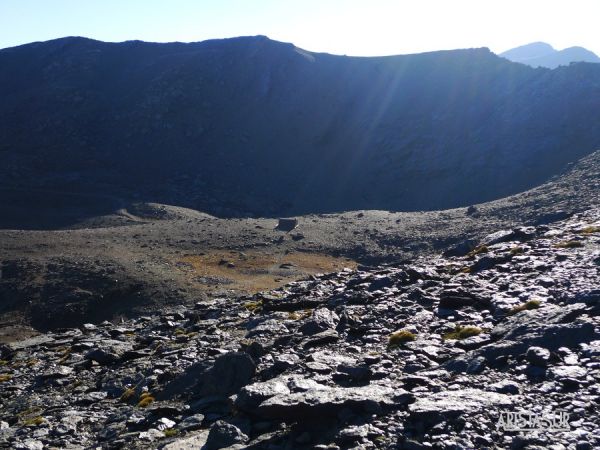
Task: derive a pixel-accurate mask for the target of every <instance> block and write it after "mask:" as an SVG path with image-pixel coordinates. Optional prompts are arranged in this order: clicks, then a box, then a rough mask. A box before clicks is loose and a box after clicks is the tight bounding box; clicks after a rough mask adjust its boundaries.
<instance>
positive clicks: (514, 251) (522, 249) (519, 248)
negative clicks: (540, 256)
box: [510, 246, 525, 256]
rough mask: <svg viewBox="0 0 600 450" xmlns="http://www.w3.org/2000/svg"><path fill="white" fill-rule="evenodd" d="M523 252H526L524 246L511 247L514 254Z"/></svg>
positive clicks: (511, 252)
mask: <svg viewBox="0 0 600 450" xmlns="http://www.w3.org/2000/svg"><path fill="white" fill-rule="evenodd" d="M523 253H525V249H524V248H523V247H518V246H517V247H513V248H511V249H510V254H511V255H513V256H516V255H522V254H523Z"/></svg>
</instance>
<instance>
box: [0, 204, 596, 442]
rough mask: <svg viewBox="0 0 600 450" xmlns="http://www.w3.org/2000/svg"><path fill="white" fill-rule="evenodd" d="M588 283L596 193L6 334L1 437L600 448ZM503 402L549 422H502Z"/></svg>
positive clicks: (592, 277) (592, 300)
mask: <svg viewBox="0 0 600 450" xmlns="http://www.w3.org/2000/svg"><path fill="white" fill-rule="evenodd" d="M599 283H600V209H597V208H595V209H590V210H588V211H585V212H582V213H578V214H575V215H573V216H572V217H570V218H569V219H567V220H564V221H559V222H555V223H552V224H548V225H537V226H522V227H518V228H514V229H508V230H504V231H497V232H495V233H493V234H491V235H488V236H485V237H483V238H482V239H479V240H478V241H476V242H473V241H466V242H462V243H459V244H458V245H455V246H454V247H452V248H449V249H448V250H447V251H446V252H445V253H444V255H443V256H429V257H422V258H416V259H415V260H412V261H410V262H406V263H404V264H398V265H395V266H393V267H378V268H370V269H366V268H359V269H358V270H351V269H347V270H343V271H341V272H337V273H331V274H327V275H319V276H311V277H309V278H307V279H305V280H300V281H296V282H292V283H289V284H287V285H285V286H283V287H281V288H278V289H275V290H272V291H268V292H264V293H260V294H256V295H254V296H241V297H238V298H235V299H232V298H219V297H213V298H207V299H205V300H202V301H199V302H197V303H196V304H195V305H194V306H192V307H184V306H180V307H175V308H173V309H172V310H165V311H163V312H162V313H154V314H148V315H146V316H142V317H138V318H136V319H129V320H123V321H121V322H120V323H116V324H115V323H111V322H103V323H99V324H96V325H93V324H84V325H82V326H80V327H78V328H70V329H60V330H55V331H53V332H49V333H46V334H44V335H41V336H38V337H34V338H31V339H29V340H24V341H20V342H16V343H12V344H5V345H2V347H1V350H0V352H1V353H0V354H1V366H0V383H1V386H2V389H1V390H0V428H1V430H0V445H2V446H3V447H5V448H13V449H43V448H70V449H77V448H80V449H83V448H164V449H171V450H173V449H197V448H200V447H202V446H204V447H203V448H205V449H215V448H224V447H231V448H269V449H278V448H282V449H283V448H299V449H301V448H322V449H325V448H406V449H427V448H440V449H458V448H465V449H470V448H512V449H520V448H528V449H548V448H552V449H565V448H567V449H578V450H583V449H593V448H598V446H600V434H599V433H598V430H600V417H599V415H598V409H599V408H598V406H599V400H600V392H599V391H598V387H599V386H600V363H599V361H600V359H599V356H600V317H599V313H600V308H599V304H600V303H599V300H600V293H599V291H598V286H599ZM507 413H522V414H524V415H525V417H530V415H531V417H538V418H540V417H545V419H544V420H547V419H548V417H552V419H554V420H553V421H549V422H542V425H540V423H539V422H538V423H537V424H536V423H534V422H531V423H529V422H525V423H521V427H525V428H527V427H528V426H531V427H532V428H534V429H535V431H533V432H519V431H510V423H507V422H506V420H505V419H506V414H507ZM532 420H533V419H532ZM544 424H545V425H544ZM505 428H509V429H505Z"/></svg>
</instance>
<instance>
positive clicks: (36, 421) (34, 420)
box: [23, 416, 45, 427]
mask: <svg viewBox="0 0 600 450" xmlns="http://www.w3.org/2000/svg"><path fill="white" fill-rule="evenodd" d="M44 422H45V419H44V418H43V417H42V416H35V417H31V418H29V419H25V420H23V425H24V426H26V427H37V426H40V425H41V424H43V423H44Z"/></svg>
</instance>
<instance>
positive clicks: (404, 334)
mask: <svg viewBox="0 0 600 450" xmlns="http://www.w3.org/2000/svg"><path fill="white" fill-rule="evenodd" d="M416 338H417V335H416V334H415V333H412V332H410V331H408V330H399V331H396V332H394V333H392V334H390V337H389V338H388V347H397V346H399V345H402V344H405V343H407V342H411V341H414V340H415V339H416Z"/></svg>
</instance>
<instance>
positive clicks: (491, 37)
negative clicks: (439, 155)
mask: <svg viewBox="0 0 600 450" xmlns="http://www.w3.org/2000/svg"><path fill="white" fill-rule="evenodd" d="M598 18H600V1H599V0H569V1H567V0H414V1H403V0H368V1H367V0H195V1H194V0H0V48H4V47H9V46H14V45H19V44H23V43H27V42H32V41H40V40H48V39H53V38H57V37H63V36H86V37H90V38H94V39H100V40H104V41H124V40H130V39H141V40H145V41H156V42H168V41H184V42H190V41H202V40H205V39H211V38H222V37H232V36H243V35H256V34H264V35H267V36H269V37H270V38H272V39H277V40H280V41H285V42H293V43H294V44H296V45H297V46H299V47H302V48H305V49H307V50H312V51H323V52H329V53H335V54H348V55H364V56H367V55H389V54H402V53H415V52H421V51H429V50H438V49H450V48H465V47H483V46H486V47H490V48H491V49H492V50H493V51H496V52H501V51H504V50H507V49H509V48H511V47H514V46H517V45H521V44H526V43H529V42H533V41H546V42H548V43H550V44H552V45H554V46H555V47H556V48H558V49H562V48H564V47H568V46H572V45H581V46H584V47H587V48H589V49H590V50H592V51H594V52H596V53H598V54H600V33H599V32H598V25H597V23H598Z"/></svg>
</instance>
